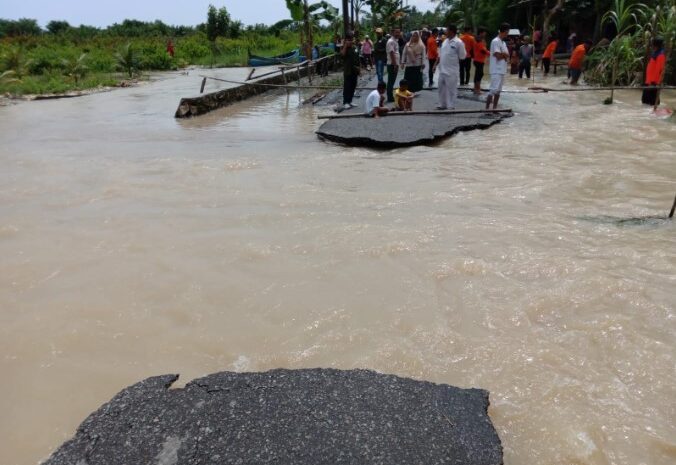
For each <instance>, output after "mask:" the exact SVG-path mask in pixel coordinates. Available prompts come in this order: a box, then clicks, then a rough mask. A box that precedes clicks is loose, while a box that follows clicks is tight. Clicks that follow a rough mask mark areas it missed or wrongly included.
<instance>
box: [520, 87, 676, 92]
mask: <svg viewBox="0 0 676 465" xmlns="http://www.w3.org/2000/svg"><path fill="white" fill-rule="evenodd" d="M654 88H655V86H612V87H571V88H567V89H552V88H549V87H529V88H528V90H531V91H537V92H601V91H608V90H643V89H654ZM661 89H669V90H673V89H676V86H664V87H661Z"/></svg>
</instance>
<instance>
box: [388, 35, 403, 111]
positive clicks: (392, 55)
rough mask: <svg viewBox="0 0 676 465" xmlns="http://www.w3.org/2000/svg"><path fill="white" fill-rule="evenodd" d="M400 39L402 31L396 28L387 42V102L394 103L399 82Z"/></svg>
mask: <svg viewBox="0 0 676 465" xmlns="http://www.w3.org/2000/svg"><path fill="white" fill-rule="evenodd" d="M399 37H401V30H400V29H399V28H394V29H393V30H392V37H390V40H388V41H387V48H386V50H385V51H386V52H387V101H388V102H389V103H391V102H394V85H395V84H396V82H397V74H398V73H399V62H400V57H401V55H400V54H399Z"/></svg>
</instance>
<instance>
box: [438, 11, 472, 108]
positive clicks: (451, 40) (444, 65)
mask: <svg viewBox="0 0 676 465" xmlns="http://www.w3.org/2000/svg"><path fill="white" fill-rule="evenodd" d="M466 57H467V51H466V50H465V44H464V43H463V41H462V40H460V39H459V38H458V27H457V26H456V25H455V24H451V25H450V26H448V28H446V40H444V43H443V44H441V50H440V51H439V57H438V58H437V62H436V64H435V65H434V67H435V68H439V106H438V107H437V109H438V110H447V109H448V110H453V109H455V102H456V100H457V99H458V83H459V82H460V61H461V60H464V59H465V58H466Z"/></svg>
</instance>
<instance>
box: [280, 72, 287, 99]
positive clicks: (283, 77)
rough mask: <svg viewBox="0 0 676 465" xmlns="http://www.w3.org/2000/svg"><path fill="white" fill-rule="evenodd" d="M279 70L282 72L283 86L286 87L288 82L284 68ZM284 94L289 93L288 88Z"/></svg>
mask: <svg viewBox="0 0 676 465" xmlns="http://www.w3.org/2000/svg"><path fill="white" fill-rule="evenodd" d="M279 70H280V71H281V72H282V79H283V80H284V85H287V83H288V81H287V80H286V73H285V72H284V68H279ZM286 93H287V94H288V93H289V88H288V87H287V88H286Z"/></svg>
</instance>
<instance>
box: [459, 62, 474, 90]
mask: <svg viewBox="0 0 676 465" xmlns="http://www.w3.org/2000/svg"><path fill="white" fill-rule="evenodd" d="M471 70H472V59H471V58H465V59H464V60H460V85H465V84H469V73H470V71H471Z"/></svg>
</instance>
